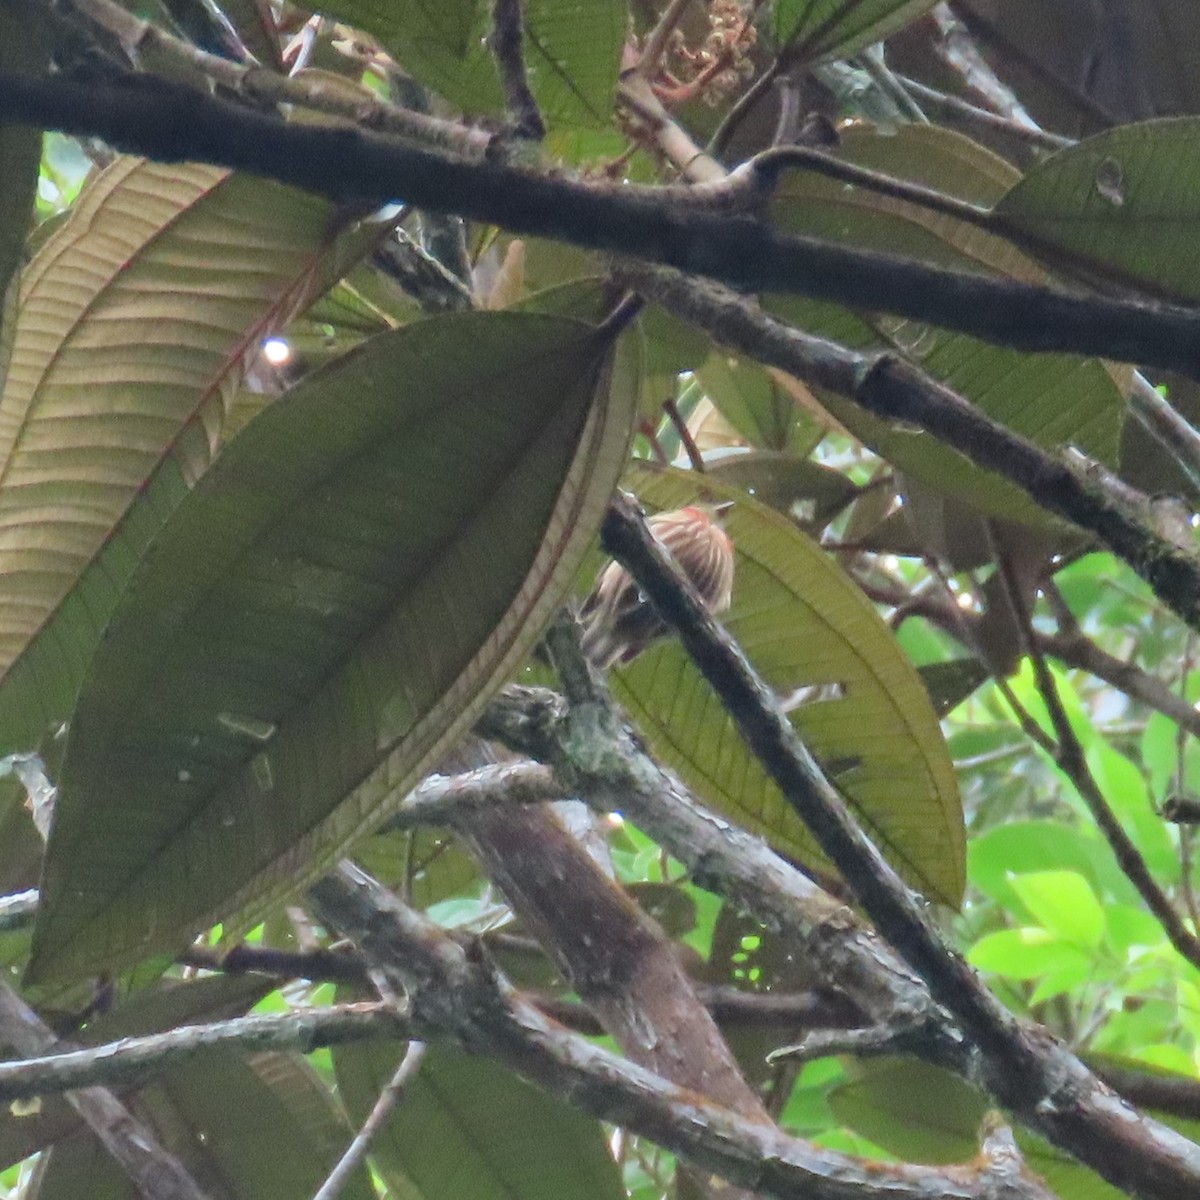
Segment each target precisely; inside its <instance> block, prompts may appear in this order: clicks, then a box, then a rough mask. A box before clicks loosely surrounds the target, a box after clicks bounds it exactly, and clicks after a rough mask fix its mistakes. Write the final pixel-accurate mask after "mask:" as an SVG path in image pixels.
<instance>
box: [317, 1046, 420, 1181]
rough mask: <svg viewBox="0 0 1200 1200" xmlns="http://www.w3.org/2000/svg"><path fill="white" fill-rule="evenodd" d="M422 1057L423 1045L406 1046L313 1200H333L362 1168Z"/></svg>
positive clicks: (418, 1068)
mask: <svg viewBox="0 0 1200 1200" xmlns="http://www.w3.org/2000/svg"><path fill="white" fill-rule="evenodd" d="M424 1057H425V1043H424V1042H409V1043H408V1050H407V1051H406V1053H405V1055H404V1057H403V1058H402V1059H401V1060H400V1065H399V1066H398V1067H397V1068H396V1072H395V1074H394V1075H393V1076H392V1077H391V1079H389V1080H388V1082H387V1085H386V1086H385V1087H384V1089H383V1091H381V1092H380V1093H379V1096H378V1098H377V1099H376V1101H375V1104H374V1105H373V1106H372V1108H371V1111H370V1112H369V1113H368V1114H367V1119H366V1120H365V1121H364V1122H363V1123H362V1128H361V1129H359V1131H358V1133H357V1134H355V1136H354V1140H353V1141H352V1142H351V1143H350V1145H349V1146H347V1147H346V1153H345V1154H343V1155H342V1157H341V1158H340V1159H339V1160H338V1163H337V1166H335V1167H334V1168H333V1170H332V1171H331V1172H330V1173H329V1177H328V1178H327V1179H326V1180H325V1182H324V1183H323V1184H321V1187H320V1189H319V1190H318V1191H317V1193H316V1195H314V1196H313V1200H336V1198H337V1197H338V1196H340V1195H341V1194H342V1192H343V1190H344V1189H345V1187H346V1185H347V1184H348V1183H349V1182H350V1180H351V1179H353V1177H354V1173H355V1172H356V1171H357V1170H358V1169H359V1168H360V1167H361V1166H362V1164H363V1162H364V1161H365V1159H366V1157H367V1151H368V1150H370V1148H371V1143H372V1142H373V1141H374V1140H375V1139H376V1138H377V1137H378V1136H379V1133H380V1131H381V1130H382V1129H383V1127H384V1126H385V1125H386V1124H387V1120H388V1118H389V1117H390V1116H391V1115H392V1112H393V1110H394V1109H395V1108H396V1106H397V1105H398V1104H399V1103H400V1101H401V1100H403V1099H404V1093H405V1091H406V1090H407V1089H408V1085H409V1083H410V1082H411V1081H412V1080H413V1078H414V1077H415V1076H416V1074H417V1072H418V1071H419V1070H420V1069H421V1062H422V1060H423V1059H424Z"/></svg>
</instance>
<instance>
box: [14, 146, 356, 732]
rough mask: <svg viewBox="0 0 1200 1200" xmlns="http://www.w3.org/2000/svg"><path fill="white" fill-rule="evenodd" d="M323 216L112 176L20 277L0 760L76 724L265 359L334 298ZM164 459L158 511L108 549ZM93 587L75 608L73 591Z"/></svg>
mask: <svg viewBox="0 0 1200 1200" xmlns="http://www.w3.org/2000/svg"><path fill="white" fill-rule="evenodd" d="M331 213H332V209H331V207H330V205H329V204H327V203H325V202H324V201H321V200H317V199H315V198H313V197H311V196H307V195H304V194H303V193H301V192H296V191H292V190H290V189H286V188H282V187H279V186H278V185H276V184H272V183H268V182H266V181H264V180H259V179H252V178H250V177H247V176H243V177H236V178H235V177H230V176H229V175H228V174H227V173H226V172H223V171H219V170H216V169H215V168H212V167H205V166H193V165H186V166H180V165H173V166H162V165H159V164H155V163H147V162H143V161H141V160H138V159H120V160H118V161H117V162H116V163H115V164H114V165H113V166H112V167H110V168H109V169H108V170H107V171H105V172H104V173H103V174H102V175H100V176H99V178H98V179H97V180H96V181H95V182H94V183H93V184H92V185H91V186H90V187H89V188H87V189H86V190H85V192H84V193H83V195H82V196H81V197H80V200H79V202H78V204H77V205H76V206H75V208H74V209H73V210H72V212H71V214H70V216H69V217H68V218H67V219H66V220H65V221H63V222H62V223H61V224H60V225H59V226H58V228H57V229H56V230H55V232H54V233H53V234H52V235H51V237H50V238H49V239H48V240H47V241H46V242H45V244H44V245H43V246H42V248H41V250H40V251H39V253H38V254H37V256H36V257H35V258H34V260H33V262H32V263H31V264H30V266H29V268H28V269H27V271H26V272H25V275H24V278H23V281H22V282H23V286H22V306H21V312H20V318H19V320H18V322H17V328H16V340H15V344H14V346H13V354H12V364H11V369H10V371H9V375H8V379H7V382H6V386H5V388H4V391H3V394H2V396H0V601H2V604H0V609H2V611H3V615H2V616H0V669H2V670H3V675H2V677H0V746H2V747H3V748H5V749H30V748H32V747H33V746H35V745H36V744H37V742H38V740H39V738H40V737H41V734H42V731H43V730H44V729H45V728H46V726H47V725H48V724H49V723H50V722H52V721H61V720H62V719H64V718H65V717H66V716H67V715H68V713H69V712H70V709H71V705H72V703H73V701H74V697H75V692H76V689H77V688H78V686H79V682H80V679H81V678H82V673H83V670H84V669H85V668H86V665H87V663H88V661H89V659H90V657H91V653H92V650H93V649H94V647H95V644H96V639H97V637H98V634H99V631H100V629H102V628H103V625H104V622H105V621H106V620H107V617H108V614H109V613H111V611H112V607H113V605H114V603H115V601H116V597H117V595H118V594H119V592H120V588H121V586H122V584H123V582H124V580H125V578H127V576H128V573H129V571H130V569H131V568H132V565H133V562H134V561H135V560H136V558H137V556H138V555H139V554H140V552H141V549H142V548H143V547H144V545H145V542H146V540H147V539H148V538H149V536H150V535H152V534H153V532H154V531H155V530H156V529H157V528H158V526H159V525H161V523H162V521H163V519H164V518H165V517H166V515H167V513H169V512H170V510H171V509H172V508H173V507H174V504H175V503H176V502H177V500H178V499H179V497H180V496H182V495H183V494H184V493H185V492H186V490H187V488H188V487H189V486H190V485H191V483H193V482H194V481H195V479H196V478H198V477H199V475H200V474H202V473H203V471H204V470H205V469H206V467H207V466H208V464H209V461H210V460H211V456H212V452H213V449H214V447H215V444H216V442H217V439H218V438H219V435H220V431H221V424H222V420H223V418H224V413H225V410H226V408H227V406H228V404H229V402H230V401H231V400H232V397H233V395H234V393H235V389H236V387H237V385H238V383H239V381H240V380H241V377H242V375H243V372H244V370H245V367H246V365H247V362H248V360H249V359H251V358H252V357H253V356H254V355H256V354H257V352H258V344H259V341H260V340H261V338H262V336H263V335H264V334H265V333H266V332H268V331H270V330H271V329H273V328H274V327H275V326H276V325H277V324H278V323H280V322H282V321H283V320H285V319H286V318H287V317H288V316H289V315H290V314H291V313H292V312H293V311H294V310H295V309H296V308H297V307H298V306H299V305H302V304H303V303H305V302H306V301H307V300H309V299H311V298H312V295H313V294H314V292H315V291H319V290H320V289H321V288H323V287H324V286H325V284H326V282H327V281H328V280H327V277H326V276H325V275H324V271H325V269H326V267H327V265H328V262H327V259H328V257H329V255H330V254H331V253H332V251H333V249H334V247H333V246H332V244H331V227H330V221H331ZM160 460H161V461H162V462H163V465H162V469H161V471H160V472H159V474H160V479H159V484H158V485H157V487H156V489H155V495H156V497H157V504H156V505H155V506H151V505H148V504H145V503H139V504H138V506H137V512H136V514H130V515H129V517H128V519H127V520H126V522H125V524H124V526H123V532H122V535H121V537H119V538H117V539H110V533H111V531H112V529H113V527H114V526H115V525H116V524H117V523H118V522H119V521H121V520H122V518H123V517H124V516H125V515H126V513H127V510H128V509H129V506H130V503H131V502H132V501H133V500H134V498H135V497H137V496H138V494H139V489H140V488H141V487H142V485H143V483H144V482H145V480H146V478H147V476H149V475H150V474H151V472H152V471H153V470H154V469H155V468H156V466H157V465H158V464H159V463H160ZM168 480H169V481H170V482H169V484H168ZM114 541H115V542H116V543H118V544H119V545H114ZM85 569H86V570H87V571H88V578H89V580H90V582H89V584H88V586H87V588H86V589H85V591H86V598H81V596H82V593H80V592H70V589H71V588H72V587H73V585H74V584H75V582H76V580H77V579H78V577H79V576H80V575H81V574H82V573H83V572H84V571H85ZM68 593H70V594H68ZM35 635H37V636H36V638H35ZM31 638H35V640H34V642H33V644H32V645H31V646H27V643H29V641H30V639H31ZM51 681H52V682H51Z"/></svg>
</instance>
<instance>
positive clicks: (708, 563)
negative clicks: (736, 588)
mask: <svg viewBox="0 0 1200 1200" xmlns="http://www.w3.org/2000/svg"><path fill="white" fill-rule="evenodd" d="M728 507H729V505H728V504H722V505H719V506H711V507H710V506H704V505H698V504H690V505H688V506H687V507H686V508H680V509H676V510H675V511H673V512H664V513H658V514H657V515H656V516H653V517H651V518H650V519H649V520H648V521H647V522H646V524H647V525H648V526H649V527H650V532H651V533H653V534H654V536H655V537H656V538H657V539H658V540H659V541H660V542H661V543H662V544H663V545H664V546H665V547H666V548H667V549H668V550H670V551H671V553H672V554H673V555H674V556H675V561H676V562H677V563H678V564H679V565H680V567H682V568H683V572H684V574H685V575H687V577H688V578H689V579H690V580H691V581H692V583H693V585H694V586H695V588H696V590H697V591H698V592H699V593H700V597H701V599H702V600H703V601H704V603H705V606H706V607H707V608H708V611H709V612H711V613H713V614H716V613H722V612H724V611H725V610H726V609H727V608H728V607H729V602H730V599H731V598H732V595H733V542H731V541H730V540H729V535H728V534H727V533H726V532H725V530H724V529H722V528H721V526H720V525H718V524H717V521H716V517H717V515H718V513H719V512H720V511H723V510H724V509H726V508H728ZM579 619H580V621H581V622H582V624H583V638H582V645H583V652H584V654H585V655H586V656H587V658H588V660H589V661H590V662H591V664H592V665H593V666H594V667H598V668H600V669H601V670H607V669H608V668H609V667H611V666H612V665H613V664H614V663H627V662H631V661H632V660H633V659H634V658H636V657H637V656H638V655H639V654H640V653H641V652H642V651H643V650H645V649H646V647H647V646H649V645H650V644H651V642H653V641H655V640H656V639H657V638H660V637H663V636H664V635H665V634H666V633H667V632H668V630H667V626H666V624H665V623H664V622H663V620H662V618H661V617H660V616H659V615H658V613H657V612H656V611H655V609H654V606H653V605H652V604H651V603H650V601H649V600H647V599H646V597H645V596H643V595H642V593H641V592H640V591H639V590H638V586H637V584H636V583H634V581H633V580H632V579H631V578H630V577H629V572H628V571H626V570H625V568H624V567H622V566H621V565H620V564H619V563H615V562H610V563H609V564H608V565H607V566H606V567H605V568H604V570H602V571H601V572H600V574H599V576H598V577H597V579H596V586H595V587H594V588H593V589H592V593H591V595H590V596H588V598H587V600H585V601H584V605H583V608H582V610H581V611H580V614H579Z"/></svg>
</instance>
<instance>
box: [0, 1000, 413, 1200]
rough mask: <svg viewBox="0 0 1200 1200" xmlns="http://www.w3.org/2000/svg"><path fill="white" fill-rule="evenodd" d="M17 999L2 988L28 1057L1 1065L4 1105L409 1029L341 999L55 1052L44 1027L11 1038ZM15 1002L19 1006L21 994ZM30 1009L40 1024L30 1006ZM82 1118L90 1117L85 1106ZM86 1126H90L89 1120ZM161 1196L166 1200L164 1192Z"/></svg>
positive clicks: (3, 1017) (377, 1007) (382, 1011)
mask: <svg viewBox="0 0 1200 1200" xmlns="http://www.w3.org/2000/svg"><path fill="white" fill-rule="evenodd" d="M13 999H14V995H13V993H11V992H9V991H7V989H6V988H5V987H4V985H0V1021H2V1022H3V1029H2V1031H0V1037H2V1038H3V1040H4V1041H6V1042H8V1043H9V1044H11V1045H14V1046H15V1048H16V1049H18V1050H20V1051H21V1052H22V1053H25V1054H27V1055H29V1056H30V1057H27V1058H25V1059H24V1060H22V1061H19V1062H3V1063H0V1099H2V1100H4V1101H5V1102H9V1101H13V1100H24V1099H28V1098H29V1097H31V1096H46V1095H52V1094H54V1093H56V1092H63V1091H67V1090H69V1089H75V1088H84V1089H86V1090H87V1091H88V1092H92V1091H94V1090H97V1089H95V1088H93V1087H92V1086H91V1085H94V1084H107V1085H111V1086H128V1085H131V1084H138V1083H142V1082H144V1081H145V1080H146V1079H147V1078H148V1077H149V1076H150V1075H152V1074H155V1073H157V1072H159V1071H162V1070H164V1069H165V1068H167V1067H172V1066H176V1065H177V1064H179V1063H182V1062H186V1061H188V1060H189V1059H191V1058H194V1057H196V1056H197V1055H199V1054H204V1053H207V1052H208V1051H210V1050H211V1049H212V1048H213V1047H217V1046H224V1047H231V1046H237V1047H240V1048H241V1049H242V1050H245V1051H255V1052H257V1051H262V1050H297V1051H300V1052H301V1053H304V1054H308V1053H310V1052H311V1051H313V1050H317V1049H320V1048H322V1047H325V1046H337V1045H342V1044H344V1043H346V1042H356V1041H363V1040H365V1039H367V1038H381V1037H382V1038H403V1037H407V1036H408V1034H409V1026H408V1024H407V1022H406V1021H405V1020H404V1018H403V1017H401V1016H400V1015H398V1014H397V1013H396V1011H395V1009H394V1007H393V1006H391V1005H388V1004H379V1003H370V1004H340V1005H334V1006H332V1007H329V1008H307V1009H293V1010H292V1011H291V1012H287V1013H267V1014H262V1015H256V1016H251V1017H237V1018H235V1019H233V1020H230V1021H213V1022H211V1023H209V1024H207V1025H181V1026H179V1027H178V1028H176V1029H172V1030H170V1031H169V1032H167V1033H155V1034H150V1035H148V1036H146V1037H131V1038H123V1039H121V1040H120V1041H118V1042H112V1043H109V1044H107V1045H103V1046H93V1047H89V1048H88V1049H86V1050H80V1049H75V1048H64V1049H58V1047H60V1046H62V1043H60V1042H56V1041H55V1040H54V1035H53V1034H51V1033H50V1031H49V1030H47V1029H45V1027H44V1026H43V1027H42V1034H40V1035H39V1036H38V1037H37V1038H30V1037H27V1038H24V1039H21V1040H20V1043H19V1044H17V1042H16V1041H14V1035H13V1033H12V1030H13V1025H14V1019H13V1017H12V1015H11V1013H12V1009H13ZM16 1003H17V1004H18V1005H20V1004H22V1002H21V1001H20V1000H19V999H18V1000H16ZM25 1011H26V1013H28V1014H29V1017H32V1020H33V1021H35V1022H36V1021H37V1018H36V1017H35V1016H32V1013H29V1010H28V1009H26V1010H25ZM23 1019H26V1018H23ZM18 1036H19V1035H18ZM80 1115H81V1116H83V1117H84V1119H85V1120H88V1117H87V1115H86V1114H85V1113H84V1112H83V1111H82V1110H80ZM125 1120H126V1122H127V1123H128V1125H129V1133H130V1134H131V1135H132V1136H136V1137H143V1136H144V1137H145V1138H148V1139H150V1141H151V1142H152V1141H153V1139H152V1138H150V1134H149V1132H148V1131H139V1129H138V1125H137V1122H136V1121H133V1119H132V1118H131V1117H128V1116H126V1117H125ZM88 1123H89V1124H91V1122H90V1120H89V1121H88ZM93 1128H95V1126H93ZM179 1194H180V1195H184V1194H185V1193H182V1192H181V1193H179ZM193 1194H195V1193H193ZM172 1195H174V1193H172ZM159 1196H160V1193H153V1194H152V1200H158V1198H159ZM161 1196H162V1197H163V1198H165V1197H166V1193H165V1192H164V1193H161Z"/></svg>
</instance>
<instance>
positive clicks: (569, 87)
mask: <svg viewBox="0 0 1200 1200" xmlns="http://www.w3.org/2000/svg"><path fill="white" fill-rule="evenodd" d="M317 7H318V8H319V9H320V10H321V11H322V12H327V13H330V14H331V15H333V16H336V17H339V18H340V19H342V20H344V21H348V22H349V23H350V24H352V25H357V26H358V27H359V28H360V29H363V30H365V31H366V32H368V33H371V34H374V36H375V37H377V38H379V40H380V41H381V42H382V43H383V44H384V45H385V46H386V47H387V48H388V49H389V50H390V51H391V52H392V53H393V54H394V55H395V56H396V60H397V61H398V62H399V63H400V64H401V66H403V67H404V68H405V70H407V71H409V72H411V74H412V75H413V76H414V77H415V78H416V79H418V80H420V82H421V83H423V84H425V85H426V86H427V87H430V88H432V89H433V90H434V91H436V92H438V93H440V94H441V95H442V96H444V97H445V98H446V99H447V100H449V101H451V102H452V103H454V104H457V105H459V106H460V107H461V108H464V109H466V110H467V111H468V112H480V111H484V112H499V111H502V110H503V107H504V99H503V94H502V92H501V90H500V82H499V78H498V76H497V74H496V63H495V59H494V58H493V57H492V55H491V52H490V51H489V50H488V48H487V45H486V37H487V34H488V30H489V29H490V26H491V8H492V6H491V5H490V4H486V3H483V2H482V0H454V2H452V3H438V2H431V0H386V2H384V0H322V3H320V4H319V5H318V6H317ZM522 9H523V13H524V26H525V62H526V66H527V69H528V75H529V83H530V86H531V88H532V89H533V93H534V95H535V97H536V98H537V101H538V104H539V106H540V108H541V110H542V113H543V115H544V116H545V117H546V119H547V121H549V122H550V123H552V124H563V125H575V126H607V125H608V123H609V121H610V119H611V114H612V105H613V95H614V92H615V90H616V86H617V75H618V73H619V70H620V59H621V47H622V45H623V43H624V41H625V35H626V25H627V22H628V19H629V14H628V6H627V5H626V3H625V0H528V3H526V4H524V5H522Z"/></svg>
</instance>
